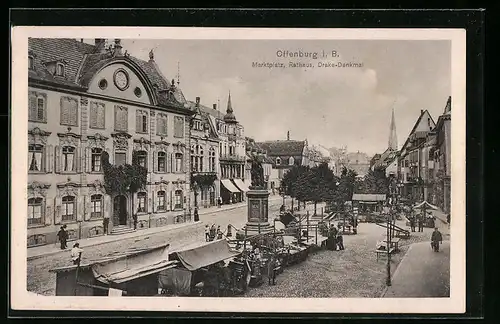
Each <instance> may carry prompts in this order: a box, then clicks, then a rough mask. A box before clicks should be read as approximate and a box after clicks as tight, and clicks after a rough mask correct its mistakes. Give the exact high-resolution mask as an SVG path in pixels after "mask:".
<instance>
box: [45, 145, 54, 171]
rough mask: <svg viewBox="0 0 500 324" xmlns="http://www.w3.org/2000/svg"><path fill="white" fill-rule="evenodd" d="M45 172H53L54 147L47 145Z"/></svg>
mask: <svg viewBox="0 0 500 324" xmlns="http://www.w3.org/2000/svg"><path fill="white" fill-rule="evenodd" d="M44 154H45V172H47V173H52V172H53V171H54V147H53V146H52V145H47V146H46V147H45V152H44Z"/></svg>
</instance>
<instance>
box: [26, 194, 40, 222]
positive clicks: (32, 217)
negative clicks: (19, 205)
mask: <svg viewBox="0 0 500 324" xmlns="http://www.w3.org/2000/svg"><path fill="white" fill-rule="evenodd" d="M42 207H43V199H42V198H30V199H28V225H40V224H42V215H43V208H42Z"/></svg>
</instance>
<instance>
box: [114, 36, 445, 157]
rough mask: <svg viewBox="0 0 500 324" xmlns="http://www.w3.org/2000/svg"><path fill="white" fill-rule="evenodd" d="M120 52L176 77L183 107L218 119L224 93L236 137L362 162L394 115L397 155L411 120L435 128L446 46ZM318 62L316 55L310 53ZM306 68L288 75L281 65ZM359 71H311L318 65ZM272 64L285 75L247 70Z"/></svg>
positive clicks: (342, 44)
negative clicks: (303, 146) (424, 116)
mask: <svg viewBox="0 0 500 324" xmlns="http://www.w3.org/2000/svg"><path fill="white" fill-rule="evenodd" d="M122 45H123V48H124V50H127V51H128V53H129V54H131V55H133V56H135V57H137V58H140V59H144V60H148V59H149V55H148V54H149V52H150V50H151V49H153V52H154V59H155V61H156V63H157V64H158V66H159V67H160V69H161V71H162V73H163V74H164V75H165V76H166V77H167V78H168V79H173V78H175V79H177V75H178V71H179V75H180V87H181V89H182V91H183V93H184V95H185V97H186V98H187V99H188V100H192V101H194V100H195V98H196V97H200V98H201V103H202V104H204V105H206V106H209V107H212V104H213V103H217V102H218V101H220V109H223V110H224V111H225V109H226V105H227V98H228V93H229V91H230V92H231V101H232V106H233V109H234V114H235V116H236V118H237V119H238V121H239V122H240V123H241V124H242V125H243V126H244V128H245V134H246V136H249V137H253V138H255V139H256V140H257V141H263V140H278V139H286V136H287V135H286V134H287V131H290V138H291V139H294V140H304V139H307V140H308V142H309V143H311V144H316V145H317V144H321V145H323V146H325V147H341V146H347V149H348V151H351V152H356V151H361V152H365V153H367V154H369V155H373V154H375V153H381V152H383V151H384V150H385V149H386V148H387V146H388V139H389V126H390V118H391V111H392V109H393V108H394V111H395V119H396V129H397V136H398V144H399V147H401V146H402V144H403V143H404V141H405V140H406V138H407V136H408V134H409V132H410V131H411V128H412V127H413V124H414V123H415V122H416V120H417V118H418V116H419V115H420V111H421V110H422V109H427V110H429V112H430V113H431V116H432V117H433V118H434V120H435V121H437V118H438V117H439V115H440V114H441V113H442V112H443V110H444V107H445V104H446V101H447V99H448V96H450V95H451V80H450V78H451V42H450V41H446V40H444V41H440V40H432V41H420V40H419V41H400V40H303V41H302V40H130V39H123V40H122ZM280 50H281V51H289V52H297V51H302V52H303V53H304V52H318V53H322V52H323V51H325V53H328V54H330V53H331V51H333V50H336V51H337V53H338V55H339V56H338V57H337V58H326V59H320V58H318V59H316V60H314V59H312V58H302V59H301V58H283V57H278V56H277V51H280ZM320 55H321V54H320ZM290 61H292V62H303V63H312V64H313V65H314V67H313V68H291V67H288V65H289V62H290ZM320 61H321V62H334V63H335V62H356V63H362V64H363V66H362V67H347V68H338V67H333V68H332V67H318V65H317V64H318V62H320ZM252 62H279V63H284V64H285V66H287V67H286V68H266V67H263V68H257V67H252Z"/></svg>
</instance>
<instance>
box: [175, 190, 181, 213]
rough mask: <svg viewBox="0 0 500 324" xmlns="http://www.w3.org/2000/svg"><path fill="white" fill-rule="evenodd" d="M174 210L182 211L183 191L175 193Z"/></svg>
mask: <svg viewBox="0 0 500 324" xmlns="http://www.w3.org/2000/svg"><path fill="white" fill-rule="evenodd" d="M174 209H182V190H176V191H175V205H174Z"/></svg>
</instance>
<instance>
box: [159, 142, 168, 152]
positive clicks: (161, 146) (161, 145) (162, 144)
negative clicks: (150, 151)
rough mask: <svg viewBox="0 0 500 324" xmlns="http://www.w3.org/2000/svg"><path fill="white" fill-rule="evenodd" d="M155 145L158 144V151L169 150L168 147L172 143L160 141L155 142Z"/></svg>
mask: <svg viewBox="0 0 500 324" xmlns="http://www.w3.org/2000/svg"><path fill="white" fill-rule="evenodd" d="M155 145H156V150H157V151H158V152H161V151H165V152H166V151H167V148H168V146H169V145H170V143H169V142H166V141H158V142H155Z"/></svg>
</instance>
